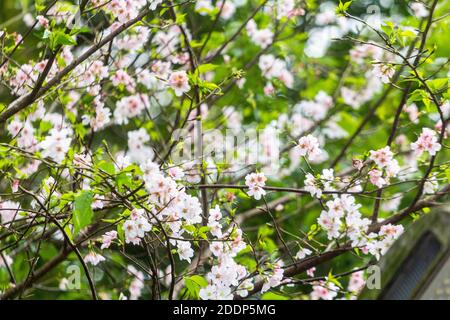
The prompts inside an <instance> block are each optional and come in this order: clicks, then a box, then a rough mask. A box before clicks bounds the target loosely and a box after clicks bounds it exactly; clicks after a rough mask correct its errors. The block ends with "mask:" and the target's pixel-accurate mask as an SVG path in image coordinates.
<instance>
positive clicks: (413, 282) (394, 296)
mask: <svg viewBox="0 0 450 320" xmlns="http://www.w3.org/2000/svg"><path fill="white" fill-rule="evenodd" d="M440 249H441V243H440V242H439V240H438V239H437V238H436V236H435V235H434V234H433V233H431V232H427V233H425V234H424V235H423V236H422V237H421V238H420V240H419V241H418V242H417V244H416V246H415V247H414V248H413V249H412V250H411V252H410V254H409V256H408V257H407V258H406V259H405V261H404V262H403V263H402V264H401V266H400V267H399V268H398V269H397V271H396V274H395V275H394V277H393V280H392V281H391V283H390V284H389V285H388V287H387V289H386V290H385V291H384V292H383V293H382V294H381V297H380V298H381V299H383V300H407V299H411V298H413V294H414V292H415V290H416V289H417V287H418V286H419V285H420V283H421V282H422V281H423V279H424V278H425V277H426V276H427V274H428V272H429V270H430V267H431V265H432V264H433V261H434V260H435V258H436V257H437V256H438V255H439V252H440Z"/></svg>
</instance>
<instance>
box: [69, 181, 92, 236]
mask: <svg viewBox="0 0 450 320" xmlns="http://www.w3.org/2000/svg"><path fill="white" fill-rule="evenodd" d="M93 198H94V196H93V194H92V192H91V191H89V190H83V191H81V192H80V193H79V194H78V195H77V196H76V197H75V201H74V206H73V207H74V208H73V226H74V234H77V233H78V232H79V231H80V230H81V229H82V228H84V227H86V226H87V225H89V224H90V223H91V221H92V218H93V216H94V212H93V211H92V207H91V205H92V200H93Z"/></svg>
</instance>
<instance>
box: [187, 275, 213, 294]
mask: <svg viewBox="0 0 450 320" xmlns="http://www.w3.org/2000/svg"><path fill="white" fill-rule="evenodd" d="M184 285H185V286H186V289H187V293H188V296H189V298H191V299H199V295H198V294H199V292H200V289H201V288H204V287H206V286H207V285H208V281H206V279H205V278H203V277H202V276H199V275H193V276H191V277H184Z"/></svg>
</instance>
